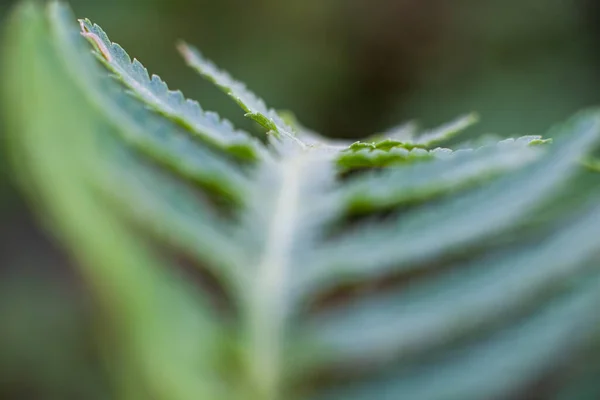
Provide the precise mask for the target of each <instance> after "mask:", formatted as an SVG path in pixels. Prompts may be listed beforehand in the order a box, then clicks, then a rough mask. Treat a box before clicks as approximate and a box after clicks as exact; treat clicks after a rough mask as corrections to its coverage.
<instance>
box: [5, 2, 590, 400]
mask: <svg viewBox="0 0 600 400" xmlns="http://www.w3.org/2000/svg"><path fill="white" fill-rule="evenodd" d="M14 3H15V1H13V0H0V28H3V27H4V22H5V20H6V18H7V16H8V14H9V11H10V8H11V7H12V6H13V5H14ZM71 4H72V6H73V8H74V9H75V11H76V14H77V15H79V16H81V17H89V18H91V19H92V20H94V21H95V22H98V23H99V24H101V25H102V26H103V28H104V29H105V30H107V31H108V32H109V34H110V35H111V38H113V39H114V40H117V41H118V42H119V43H120V44H122V45H123V47H125V48H126V49H127V50H128V52H129V53H130V54H131V55H132V56H135V57H137V58H139V59H140V60H141V61H142V62H143V63H144V64H145V65H146V66H147V67H148V68H149V70H150V71H151V72H154V73H157V74H159V75H161V76H162V77H163V78H164V79H165V80H166V81H167V82H169V83H170V86H171V87H172V88H180V89H183V91H184V93H185V94H186V95H187V96H189V97H192V98H196V99H198V100H200V102H201V103H202V104H203V105H204V106H205V108H207V109H214V110H217V111H219V112H220V113H221V114H222V115H224V116H226V117H228V118H230V119H232V120H234V121H235V122H236V123H237V124H238V125H240V126H241V127H244V128H246V129H248V130H253V129H255V127H254V126H252V125H251V124H250V123H249V122H248V121H244V120H243V118H241V117H240V116H239V112H238V111H237V109H236V108H235V106H233V105H232V104H230V103H229V101H228V99H227V98H226V97H225V96H223V95H222V94H221V93H219V92H218V91H217V90H216V89H214V88H212V87H211V86H210V85H208V84H206V83H204V82H203V81H202V80H201V79H200V78H198V77H197V76H196V75H195V74H194V73H193V72H192V71H191V70H188V69H187V68H186V67H185V66H184V63H183V62H182V61H181V59H180V57H179V56H178V54H177V53H176V51H175V48H174V44H175V42H176V41H177V40H178V39H186V40H187V41H189V42H191V43H193V44H195V45H197V46H198V47H200V48H201V49H202V50H203V52H204V53H205V55H207V56H208V57H209V58H211V59H213V60H214V61H216V62H217V64H219V65H220V66H222V67H223V68H225V69H227V70H228V71H230V72H231V73H232V74H233V75H234V76H235V77H237V78H239V79H240V80H242V81H244V82H246V83H248V85H249V86H250V87H251V88H252V89H253V90H254V91H256V92H257V93H259V94H260V95H261V96H262V97H264V98H265V99H266V100H267V102H268V103H269V104H270V105H272V106H274V107H276V108H279V109H289V110H293V111H294V112H295V114H296V115H297V117H298V118H299V119H300V120H301V121H302V122H303V123H304V124H305V125H307V126H309V127H311V128H314V129H315V130H317V131H320V132H323V133H325V134H327V135H329V136H336V137H347V138H358V137H361V136H367V135H369V134H372V133H375V132H381V131H382V130H384V129H385V128H387V127H389V126H392V125H395V124H397V123H399V122H402V121H406V120H413V119H416V120H418V121H419V122H420V123H421V124H422V125H423V126H427V127H428V126H433V125H436V124H439V123H442V122H444V121H446V120H449V119H451V118H453V117H455V116H457V115H459V114H462V113H465V112H469V111H477V112H478V113H479V114H480V115H481V117H482V122H481V123H480V124H479V125H478V126H477V127H476V128H475V129H473V130H472V132H471V134H475V133H495V134H498V135H501V136H513V135H524V134H543V133H544V132H545V131H546V129H547V128H548V127H549V126H551V125H552V124H553V123H555V122H557V121H560V120H562V119H564V118H566V117H567V116H569V115H570V114H572V113H573V112H575V111H576V110H578V109H581V108H584V107H588V106H592V105H598V104H600V40H599V39H600V2H599V1H597V0H453V1H447V0H245V1H242V0H71ZM0 84H1V79H0ZM32 113H35V110H32ZM0 122H1V121H0ZM1 129H2V124H1V123H0V132H1ZM1 138H2V142H0V398H1V399H55V398H56V399H107V398H111V394H110V393H111V390H110V386H109V384H108V380H107V378H106V376H107V371H105V370H104V369H103V368H104V367H103V366H102V365H103V364H102V362H101V359H100V356H99V354H100V352H98V351H97V349H96V345H95V343H96V341H95V338H96V337H97V335H102V326H98V325H97V321H95V320H94V318H93V316H94V313H93V311H92V310H93V301H92V300H91V299H90V298H89V297H88V296H87V292H86V290H85V285H83V284H82V282H81V280H80V279H79V277H78V276H77V274H76V272H75V270H74V269H73V268H70V266H69V265H70V260H69V257H68V255H66V254H65V253H64V252H62V251H61V249H60V247H59V246H58V245H57V244H56V243H53V242H52V240H51V239H50V238H49V235H47V234H46V233H45V232H44V229H43V224H40V223H35V222H33V221H34V220H36V221H37V220H39V219H35V218H34V217H35V216H33V215H32V213H31V212H30V211H29V208H28V207H27V204H25V203H24V201H23V199H22V198H21V197H20V196H19V194H18V192H17V191H16V190H15V188H14V186H13V184H12V183H11V179H10V176H11V175H12V174H14V171H10V168H9V163H8V161H7V154H6V152H5V151H4V150H5V149H4V148H5V142H4V136H3V135H2V136H1Z"/></svg>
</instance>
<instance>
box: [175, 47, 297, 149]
mask: <svg viewBox="0 0 600 400" xmlns="http://www.w3.org/2000/svg"><path fill="white" fill-rule="evenodd" d="M178 48H179V51H180V52H181V54H182V55H183V57H184V58H185V61H186V62H187V64H188V65H189V66H190V67H192V68H193V69H195V70H196V71H197V72H198V73H200V74H201V75H202V76H203V77H205V78H206V79H208V80H209V81H211V82H213V83H214V84H215V85H217V86H218V87H219V88H220V89H221V90H223V91H224V92H225V93H227V95H229V97H231V98H232V99H233V100H234V101H235V102H236V103H237V104H238V105H239V106H240V107H241V108H242V110H244V112H245V113H246V117H249V118H251V119H253V120H254V121H256V122H257V123H258V124H259V125H261V126H263V127H264V128H266V129H267V130H268V131H270V132H274V133H275V134H276V135H278V136H280V137H281V138H283V139H286V140H289V141H293V142H295V143H296V144H298V145H299V146H301V147H302V146H303V143H302V142H301V141H300V140H298V139H296V138H295V136H294V133H293V131H292V128H290V127H289V126H288V125H287V124H286V123H285V122H284V121H283V119H282V118H281V116H280V115H279V114H277V112H276V111H275V110H273V109H272V108H268V107H267V105H266V104H265V102H264V100H263V99H261V98H259V97H258V96H256V95H255V94H254V93H252V92H251V91H250V90H248V88H247V87H246V85H244V84H243V83H241V82H239V81H236V80H235V79H233V78H232V77H231V75H229V74H228V73H227V72H224V71H222V70H220V69H219V68H218V67H217V66H216V65H215V64H214V63H213V62H212V61H210V60H208V59H206V58H205V57H204V56H203V55H202V54H201V53H200V52H199V51H198V50H197V49H195V48H194V47H191V46H189V45H188V44H186V43H181V44H180V45H179V46H178Z"/></svg>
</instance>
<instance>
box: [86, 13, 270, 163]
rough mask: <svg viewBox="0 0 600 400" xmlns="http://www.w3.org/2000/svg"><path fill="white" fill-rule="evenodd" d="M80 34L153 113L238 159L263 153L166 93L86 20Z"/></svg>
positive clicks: (258, 146)
mask: <svg viewBox="0 0 600 400" xmlns="http://www.w3.org/2000/svg"><path fill="white" fill-rule="evenodd" d="M79 23H80V25H81V34H82V35H83V36H84V37H85V38H87V39H88V40H89V41H90V42H91V43H92V44H93V46H94V48H95V49H96V55H97V56H98V58H99V60H100V61H101V62H102V63H103V64H104V65H105V66H106V67H107V68H108V69H109V70H110V71H111V72H112V73H113V74H114V76H115V77H116V78H117V79H118V80H119V81H121V82H122V83H123V84H124V85H125V86H126V87H127V88H129V91H130V93H132V94H133V95H134V96H135V97H137V98H138V99H140V100H141V101H143V102H144V103H146V104H147V105H148V106H149V107H150V108H151V109H153V110H154V111H156V112H158V113H160V114H162V115H164V116H166V117H168V118H170V119H173V120H174V121H176V122H178V123H180V124H181V125H183V126H184V127H186V128H188V129H189V130H190V131H191V132H192V133H193V134H195V135H196V136H198V137H199V138H201V139H202V140H204V141H206V142H207V143H209V144H210V145H212V146H215V147H217V148H219V149H222V150H226V151H227V152H228V153H230V154H233V155H235V156H237V157H239V158H243V159H249V160H254V159H256V158H258V157H260V155H261V154H262V153H263V152H264V149H263V148H262V147H263V146H262V145H261V144H260V142H259V141H258V140H256V139H255V138H253V137H252V136H251V135H250V134H248V133H246V132H243V131H240V130H236V129H235V128H234V127H233V124H231V123H230V122H229V121H227V120H221V119H220V118H218V117H217V116H216V114H214V113H210V112H206V111H204V110H203V109H202V108H201V107H200V104H199V103H198V102H196V101H193V100H188V99H186V98H185V96H184V95H183V93H182V92H181V91H178V90H177V91H172V90H169V87H168V86H167V84H166V83H165V82H164V81H163V80H162V79H161V78H160V77H159V76H157V75H150V74H149V73H148V71H147V69H146V68H145V67H144V66H143V65H142V64H141V63H140V62H139V61H138V60H136V59H134V60H133V61H132V60H131V58H130V57H129V55H128V54H127V52H126V51H125V50H123V48H122V47H121V46H119V45H118V44H116V43H112V42H111V41H110V39H109V38H108V36H107V35H106V33H105V32H104V31H103V30H102V28H100V27H99V26H98V25H96V24H92V22H91V21H90V20H89V19H82V20H79Z"/></svg>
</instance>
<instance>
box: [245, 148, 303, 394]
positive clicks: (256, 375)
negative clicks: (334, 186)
mask: <svg viewBox="0 0 600 400" xmlns="http://www.w3.org/2000/svg"><path fill="white" fill-rule="evenodd" d="M309 158H310V157H308V155H307V153H305V152H302V154H299V155H296V156H294V157H292V158H290V159H287V160H285V161H284V162H283V163H281V164H279V165H278V166H277V169H278V173H279V174H280V182H281V184H280V186H279V190H278V192H276V193H273V196H274V197H275V199H274V202H273V204H274V208H273V210H272V211H271V213H270V214H269V215H270V219H269V221H268V222H267V225H266V226H265V233H266V238H267V239H266V243H265V247H264V251H263V252H262V254H261V256H260V258H259V263H258V265H257V269H256V271H257V275H256V277H255V284H254V287H253V288H252V297H251V309H250V311H251V312H250V317H251V319H250V321H249V324H250V332H249V336H250V337H249V339H250V348H249V354H248V356H249V360H248V361H249V366H250V368H251V370H250V373H251V374H252V375H253V381H254V385H256V390H257V391H258V399H260V400H276V399H278V398H279V396H280V393H279V392H280V387H279V386H280V378H281V377H280V374H281V370H282V364H281V362H282V348H283V346H284V343H283V334H284V329H285V319H286V317H287V315H286V314H287V299H286V293H287V292H288V289H289V288H288V286H287V284H286V282H288V274H289V268H290V264H291V257H292V254H291V253H292V248H293V244H294V239H295V238H294V236H295V235H294V233H295V232H296V230H297V223H298V218H299V211H298V210H299V207H300V195H301V186H302V184H303V179H304V177H305V176H306V170H307V169H306V168H304V167H305V166H306V165H307V161H308V159H309Z"/></svg>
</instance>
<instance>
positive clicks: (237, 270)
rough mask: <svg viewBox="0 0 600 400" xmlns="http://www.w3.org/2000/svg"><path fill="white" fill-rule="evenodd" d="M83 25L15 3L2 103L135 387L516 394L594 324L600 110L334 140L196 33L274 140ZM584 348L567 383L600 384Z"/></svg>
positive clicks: (216, 394)
mask: <svg viewBox="0 0 600 400" xmlns="http://www.w3.org/2000/svg"><path fill="white" fill-rule="evenodd" d="M80 24H81V25H80V27H81V30H80V29H79V27H78V26H77V24H76V23H75V19H74V17H73V16H72V15H71V13H70V11H69V10H68V9H67V8H66V7H65V6H64V5H61V4H59V3H51V4H50V5H49V6H48V8H47V9H45V10H44V9H41V8H40V7H39V6H35V5H31V4H26V5H24V6H22V7H21V8H20V9H19V10H18V11H17V12H16V13H15V15H14V16H13V20H12V26H11V28H10V34H11V39H10V40H12V44H13V45H12V46H10V48H9V49H8V51H7V52H6V54H5V55H4V56H5V59H6V66H7V70H6V73H7V74H8V75H7V76H6V80H7V82H9V85H8V87H7V90H6V91H5V96H6V98H7V99H10V103H11V104H12V106H11V107H10V109H9V110H8V113H7V115H8V116H9V117H10V118H9V119H10V123H11V128H12V133H11V144H12V154H13V155H14V157H13V158H14V160H13V161H14V162H13V164H14V165H15V170H16V171H17V172H18V174H19V180H20V182H21V183H22V187H23V188H24V190H26V191H27V192H28V193H29V195H30V198H31V199H32V200H33V201H35V202H36V204H37V205H38V206H39V207H40V210H41V213H42V215H44V216H45V217H46V218H47V220H48V221H49V225H50V226H51V227H52V229H53V230H54V232H56V234H57V235H58V236H59V238H60V239H61V240H62V242H63V243H64V244H65V245H66V246H67V247H68V248H69V249H70V250H71V251H72V253H73V254H74V256H75V257H76V259H77V260H78V264H79V265H80V268H81V272H82V274H83V275H84V277H85V278H86V279H87V281H88V284H89V285H90V287H91V288H92V289H93V292H94V295H95V297H96V298H97V299H98V301H99V303H100V304H101V306H102V307H103V308H104V312H103V314H102V315H103V316H104V318H106V320H105V323H106V326H108V327H110V329H107V330H108V331H109V332H107V336H109V337H110V342H111V343H113V346H112V347H111V349H112V351H111V352H110V357H107V359H108V360H107V362H108V363H109V364H110V365H111V366H112V368H111V370H112V371H114V375H115V382H116V383H117V386H118V388H119V391H120V394H121V395H122V396H123V398H127V399H135V398H152V399H165V400H170V399H173V400H183V399H199V398H206V399H255V400H277V399H307V398H318V399H338V398H339V399H365V400H367V399H411V400H421V399H423V400H434V399H440V400H446V399H456V400H464V399H474V400H475V399H489V398H508V397H510V396H515V395H519V394H520V393H522V392H524V391H525V390H526V389H527V388H528V387H530V386H531V385H533V384H534V383H535V382H536V381H538V380H539V379H541V378H542V377H543V376H545V375H546V374H548V373H551V372H554V370H555V367H556V366H557V365H558V364H559V363H561V362H565V361H566V360H568V359H569V356H570V355H571V354H572V353H574V352H575V350H579V349H583V348H585V346H591V343H593V339H594V338H595V337H596V333H597V332H596V330H597V326H598V323H599V322H600V316H599V315H598V313H597V312H596V311H595V310H596V306H597V304H598V303H599V302H600V271H599V270H598V268H597V262H598V249H600V246H599V245H600V235H599V233H600V228H598V227H600V206H599V205H598V204H600V203H599V202H598V198H599V197H598V189H600V185H598V184H599V183H600V179H599V178H598V176H597V173H596V172H593V171H592V170H591V169H589V170H586V169H584V168H583V167H582V164H581V161H582V160H584V159H586V156H587V155H589V154H590V151H591V150H592V149H594V148H595V147H597V143H598V141H600V112H598V111H595V110H593V111H587V112H584V113H581V114H579V115H577V116H575V117H574V118H573V119H571V120H570V121H568V122H566V123H565V124H564V125H562V126H560V127H557V128H556V129H554V130H553V131H551V132H550V134H549V137H552V138H553V142H552V143H550V141H549V140H546V139H542V138H541V137H539V136H527V137H523V138H519V139H516V140H512V139H510V140H505V141H501V142H499V143H494V144H486V145H482V146H481V147H479V148H476V149H467V148H461V149H459V150H456V151H453V150H450V149H446V148H440V147H438V146H442V145H444V144H447V143H448V141H449V140H451V139H452V140H456V135H458V134H459V133H460V131H461V130H463V129H465V128H467V127H469V126H470V125H472V124H473V123H474V122H475V120H476V118H475V117H474V116H473V115H468V116H466V117H461V118H459V119H458V120H456V121H454V122H452V123H450V124H448V125H446V126H444V127H441V128H439V129H437V130H434V131H431V132H425V133H423V134H416V132H415V129H414V128H413V127H412V126H411V125H407V126H402V127H400V128H396V129H393V130H391V131H390V132H388V133H386V134H383V135H377V136H375V137H374V138H373V139H372V140H367V141H366V142H359V143H354V144H352V143H346V142H344V141H339V140H338V141H332V140H328V139H326V138H324V137H322V136H321V135H318V134H316V133H314V132H312V131H310V130H308V129H306V128H303V127H302V125H301V124H299V123H298V122H297V121H295V119H294V118H292V117H290V116H289V115H283V116H282V115H280V114H278V113H277V112H276V111H274V110H273V109H271V108H269V107H267V106H266V105H265V103H264V101H262V100H261V99H259V98H258V97H257V96H256V95H254V94H253V93H252V92H250V91H249V90H248V89H247V88H246V87H245V85H243V84H241V83H239V82H237V81H235V80H234V79H233V78H231V76H229V75H228V74H227V73H224V72H222V71H220V70H219V69H218V68H217V67H216V66H215V65H214V64H213V63H211V62H210V61H208V60H206V59H205V58H204V57H202V56H201V54H200V53H199V52H198V51H197V50H195V49H193V48H192V47H190V46H187V45H183V44H182V45H180V46H179V48H180V50H181V52H182V53H183V55H184V57H185V59H186V61H187V62H188V64H190V65H191V66H192V67H193V68H194V69H196V70H197V71H198V72H199V73H200V74H201V75H203V76H204V77H206V78H207V79H209V80H210V81H212V82H214V83H215V84H216V85H217V86H218V87H220V88H221V89H223V90H224V91H225V92H226V93H227V94H228V95H229V96H230V97H232V98H233V99H234V100H235V102H236V103H238V104H239V105H240V106H241V108H242V109H243V111H244V112H245V114H246V116H247V117H249V118H251V119H252V120H254V121H256V122H257V123H258V124H259V125H260V126H261V127H263V128H264V131H265V133H267V134H268V136H267V140H265V141H264V142H263V141H260V140H257V139H255V138H253V137H252V136H250V135H249V134H247V133H245V132H242V131H238V130H236V129H235V128H234V127H233V126H232V124H231V123H229V122H227V121H225V120H221V119H220V117H218V116H217V115H216V114H215V113H212V112H207V111H205V110H203V109H202V108H201V107H200V106H199V105H198V103H196V102H194V101H191V100H188V99H186V98H185V97H184V95H183V94H182V93H181V92H179V91H170V90H169V89H168V88H167V85H166V84H165V83H164V82H163V81H162V80H161V79H160V78H158V77H156V76H150V75H149V74H148V72H147V71H146V69H145V68H144V67H143V66H142V64H141V63H140V62H139V61H137V60H131V59H130V58H129V56H128V55H127V53H126V52H125V51H124V50H123V49H122V48H121V47H120V46H118V45H116V44H113V43H112V42H111V41H110V40H109V39H108V37H107V36H106V34H105V33H104V32H103V31H102V30H101V29H100V28H99V27H98V26H97V25H93V24H92V23H91V22H90V21H88V20H83V21H81V23H80ZM82 36H83V37H82ZM84 37H85V38H87V39H88V42H89V43H87V42H86V41H85V40H84ZM90 44H91V47H92V48H93V50H94V54H95V57H94V56H93V55H92V54H91V52H90ZM349 118H351V116H349ZM588 164H590V165H592V164H593V163H592V162H588ZM582 182H584V183H585V184H582ZM586 371H587V370H584V369H582V371H581V372H580V373H573V374H571V375H568V376H572V377H573V380H570V379H566V378H567V376H565V379H564V382H563V381H560V382H559V383H557V384H559V385H561V388H563V389H562V391H561V393H572V392H573V393H575V392H577V391H576V388H575V387H574V386H573V383H572V382H573V381H574V380H575V379H577V380H579V381H581V382H582V383H581V385H590V387H591V388H593V387H594V382H593V377H589V374H587V375H586ZM586 390H588V389H587V386H586ZM589 390H592V389H589Z"/></svg>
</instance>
